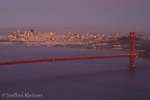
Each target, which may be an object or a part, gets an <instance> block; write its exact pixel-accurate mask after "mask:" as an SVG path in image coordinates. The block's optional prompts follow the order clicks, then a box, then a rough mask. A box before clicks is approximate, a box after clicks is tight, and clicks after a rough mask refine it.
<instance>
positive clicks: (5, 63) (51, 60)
mask: <svg viewBox="0 0 150 100" xmlns="http://www.w3.org/2000/svg"><path fill="white" fill-rule="evenodd" d="M131 56H132V55H114V56H91V57H74V58H73V57H72V58H68V57H67V58H53V59H34V60H24V61H12V62H1V63H0V65H10V64H24V63H37V62H53V61H67V60H85V59H103V58H123V57H131ZM134 56H135V57H150V54H144V55H134Z"/></svg>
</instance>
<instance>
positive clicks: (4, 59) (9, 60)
mask: <svg viewBox="0 0 150 100" xmlns="http://www.w3.org/2000/svg"><path fill="white" fill-rule="evenodd" d="M124 57H129V66H130V67H135V57H150V54H148V53H147V54H143V53H141V54H136V53H135V33H134V32H130V49H129V54H124V55H109V56H108V55H107V56H90V57H63V58H47V59H30V58H18V57H9V56H3V55H0V58H1V62H0V65H11V64H25V63H38V62H54V61H68V60H86V59H104V58H124Z"/></svg>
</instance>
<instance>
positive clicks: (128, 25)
mask: <svg viewBox="0 0 150 100" xmlns="http://www.w3.org/2000/svg"><path fill="white" fill-rule="evenodd" d="M149 4H150V1H149V0H142V1H140V0H122V1H120V0H92V1H91V0H80V1H77V0H71V1H70V0H11V1H10V0H1V1H0V12H1V15H0V22H1V24H0V28H17V27H58V28H60V27H93V28H99V29H103V28H104V29H139V30H148V29H149V28H150V20H149V18H150V13H149V10H150V6H149Z"/></svg>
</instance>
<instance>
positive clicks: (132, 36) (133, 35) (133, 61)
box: [129, 32, 135, 67]
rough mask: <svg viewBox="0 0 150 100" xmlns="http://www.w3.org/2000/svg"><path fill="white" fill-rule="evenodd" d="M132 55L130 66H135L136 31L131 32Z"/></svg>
mask: <svg viewBox="0 0 150 100" xmlns="http://www.w3.org/2000/svg"><path fill="white" fill-rule="evenodd" d="M129 53H130V57H129V66H130V67H135V33H134V32H130V52H129Z"/></svg>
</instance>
